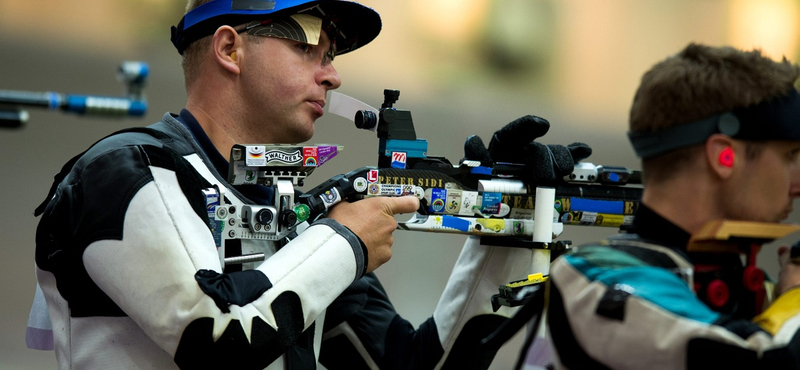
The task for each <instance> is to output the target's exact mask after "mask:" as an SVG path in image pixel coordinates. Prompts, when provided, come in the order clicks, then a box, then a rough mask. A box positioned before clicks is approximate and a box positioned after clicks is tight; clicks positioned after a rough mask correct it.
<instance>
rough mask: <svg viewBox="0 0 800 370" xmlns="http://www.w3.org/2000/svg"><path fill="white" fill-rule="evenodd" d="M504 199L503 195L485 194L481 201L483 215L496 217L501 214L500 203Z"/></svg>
mask: <svg viewBox="0 0 800 370" xmlns="http://www.w3.org/2000/svg"><path fill="white" fill-rule="evenodd" d="M502 197H503V194H501V193H483V199H482V200H481V213H483V214H487V215H496V214H498V213H500V201H501V198H502Z"/></svg>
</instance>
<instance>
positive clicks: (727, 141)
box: [705, 134, 741, 179]
mask: <svg viewBox="0 0 800 370" xmlns="http://www.w3.org/2000/svg"><path fill="white" fill-rule="evenodd" d="M739 150H741V146H738V145H736V143H735V142H734V140H733V139H731V138H730V136H728V135H724V134H714V135H711V137H709V138H708V140H706V144H705V155H706V163H707V164H708V167H709V168H710V169H711V171H713V172H714V173H716V174H717V176H719V177H720V178H721V179H728V178H730V177H731V175H732V174H733V171H734V168H735V167H736V162H737V159H736V152H737V151H739Z"/></svg>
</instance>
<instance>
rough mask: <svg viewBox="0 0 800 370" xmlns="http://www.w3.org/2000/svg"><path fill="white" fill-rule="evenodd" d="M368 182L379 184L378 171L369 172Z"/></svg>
mask: <svg viewBox="0 0 800 370" xmlns="http://www.w3.org/2000/svg"><path fill="white" fill-rule="evenodd" d="M367 181H369V182H370V183H373V182H378V170H369V172H367Z"/></svg>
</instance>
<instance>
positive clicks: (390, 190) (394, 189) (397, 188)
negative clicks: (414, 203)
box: [380, 184, 405, 197]
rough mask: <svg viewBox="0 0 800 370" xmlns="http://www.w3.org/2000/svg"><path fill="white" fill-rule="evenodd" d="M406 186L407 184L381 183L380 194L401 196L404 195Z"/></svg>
mask: <svg viewBox="0 0 800 370" xmlns="http://www.w3.org/2000/svg"><path fill="white" fill-rule="evenodd" d="M404 187H405V185H395V184H381V192H380V195H383V196H387V197H399V196H401V195H403V188H404Z"/></svg>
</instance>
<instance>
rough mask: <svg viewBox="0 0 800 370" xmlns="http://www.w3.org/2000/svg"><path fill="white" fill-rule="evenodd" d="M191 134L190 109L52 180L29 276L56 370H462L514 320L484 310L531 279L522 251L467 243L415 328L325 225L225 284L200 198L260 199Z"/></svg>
mask: <svg viewBox="0 0 800 370" xmlns="http://www.w3.org/2000/svg"><path fill="white" fill-rule="evenodd" d="M198 129H199V125H197V123H196V122H195V121H194V119H193V118H192V117H191V115H190V114H189V113H188V112H186V111H184V112H182V114H181V115H180V116H175V115H171V114H166V115H165V116H164V118H163V120H162V121H160V122H158V123H155V124H153V125H151V126H148V127H147V128H142V129H137V130H132V131H129V132H125V133H119V134H116V135H112V136H110V137H108V138H106V139H103V140H101V141H99V142H98V143H96V144H95V145H94V146H92V147H91V148H90V149H89V150H87V151H86V152H85V153H83V154H82V155H80V156H78V157H76V160H75V161H74V163H72V162H71V163H69V164H68V165H66V166H65V167H64V169H63V171H62V174H61V176H60V177H57V179H56V180H57V181H56V183H54V185H53V189H52V191H51V195H50V197H49V200H48V201H46V202H45V203H44V204H43V205H42V207H41V208H40V210H39V213H42V217H41V221H40V223H39V226H38V229H37V236H36V243H37V247H36V265H37V277H38V281H39V284H40V285H41V288H42V290H43V292H44V295H45V298H46V302H47V307H48V312H49V315H50V318H51V321H52V326H53V334H54V343H55V350H56V356H57V358H58V362H59V367H60V368H61V369H109V368H143V369H151V368H152V369H171V368H235V369H262V368H267V369H310V368H316V367H317V364H318V363H322V364H324V365H325V366H326V367H327V368H328V369H339V368H347V369H377V368H380V369H433V368H455V367H456V366H459V365H458V363H457V361H459V360H463V359H465V358H474V357H475V356H476V353H477V352H476V351H475V348H476V347H475V343H477V342H476V341H477V340H479V339H480V338H482V337H483V336H485V335H486V334H488V333H489V332H491V331H492V330H493V329H494V328H496V327H497V325H499V323H501V322H502V321H503V320H505V317H506V316H510V314H511V313H512V311H510V310H509V309H507V308H501V310H500V311H499V312H498V314H493V313H492V310H491V304H490V300H489V298H490V296H491V295H492V294H494V293H496V292H497V286H498V285H499V284H504V283H507V282H509V281H511V280H517V279H519V278H520V277H521V276H523V277H524V276H525V275H526V274H527V273H529V272H530V271H529V269H530V264H529V263H530V260H531V258H530V251H526V250H521V249H513V248H495V247H486V246H482V245H479V243H478V241H477V240H476V239H472V238H470V239H468V241H467V243H466V244H465V246H464V248H463V250H462V254H461V256H460V257H459V259H458V262H457V263H456V266H455V267H454V269H453V272H452V275H451V277H450V280H449V281H448V285H447V287H446V288H445V292H444V293H443V296H442V297H441V301H440V303H439V305H438V307H437V308H436V311H435V312H434V314H433V316H432V317H431V318H430V319H428V320H427V321H426V322H424V323H423V324H422V325H420V327H419V328H417V329H415V328H413V327H412V326H411V325H410V324H409V323H408V322H407V321H406V320H404V319H403V318H401V317H400V316H399V315H398V314H397V313H396V312H395V311H394V308H393V307H392V305H391V303H390V302H389V300H388V297H387V296H386V294H385V292H384V290H383V288H382V286H381V285H380V282H379V281H378V279H377V278H376V277H375V275H374V274H366V275H364V276H362V271H363V266H364V264H365V263H366V261H365V260H364V253H363V251H362V247H361V243H360V241H359V240H358V238H357V237H356V236H355V235H354V234H353V233H352V232H350V231H349V230H348V229H347V228H345V227H343V226H342V225H340V224H338V223H337V222H335V221H333V220H331V219H323V220H320V221H318V222H315V223H313V224H311V225H309V226H308V228H307V229H305V230H304V231H303V232H302V233H300V234H299V235H298V236H297V237H296V238H294V239H293V240H291V241H290V242H288V243H287V244H285V245H283V246H281V247H280V248H279V247H278V245H277V244H276V243H272V242H267V241H256V240H242V249H243V250H247V251H260V252H263V253H265V254H266V255H267V256H268V258H267V259H266V260H265V261H264V262H263V263H260V264H253V265H252V269H246V270H244V271H238V272H223V269H222V266H221V263H220V258H219V256H218V253H217V250H216V247H215V243H214V240H213V237H212V235H211V233H210V231H209V227H208V224H207V221H206V219H205V218H204V215H206V214H207V213H206V209H205V198H204V196H203V194H202V191H201V190H202V189H204V188H207V187H209V186H210V185H217V186H220V187H224V188H225V189H226V195H227V196H228V198H229V200H230V201H231V202H232V203H234V204H237V205H242V204H248V203H254V201H253V200H252V199H249V198H248V197H247V196H246V195H245V194H244V193H243V192H242V189H237V188H234V187H232V186H230V185H229V184H228V183H227V182H226V181H225V177H224V176H223V175H221V174H220V172H221V171H219V168H218V167H217V166H215V163H214V160H213V159H212V157H213V156H217V157H219V154H218V153H217V152H216V151H213V153H212V154H211V156H212V157H210V156H209V155H207V154H206V153H208V152H209V151H211V150H208V146H207V145H203V143H209V142H208V138H207V137H205V135H204V134H203V133H202V130H200V131H198ZM198 143H200V144H198ZM204 148H206V150H204ZM212 148H213V147H212ZM223 173H224V172H223ZM506 310H508V311H506ZM465 325H466V327H467V329H464V328H465ZM464 353H469V355H470V356H471V357H465V356H464V355H463V354H464ZM492 355H493V354H492V353H489V354H482V355H481V356H484V357H486V356H492ZM448 359H450V360H448Z"/></svg>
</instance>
